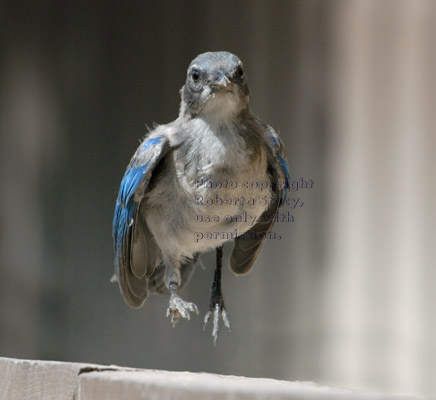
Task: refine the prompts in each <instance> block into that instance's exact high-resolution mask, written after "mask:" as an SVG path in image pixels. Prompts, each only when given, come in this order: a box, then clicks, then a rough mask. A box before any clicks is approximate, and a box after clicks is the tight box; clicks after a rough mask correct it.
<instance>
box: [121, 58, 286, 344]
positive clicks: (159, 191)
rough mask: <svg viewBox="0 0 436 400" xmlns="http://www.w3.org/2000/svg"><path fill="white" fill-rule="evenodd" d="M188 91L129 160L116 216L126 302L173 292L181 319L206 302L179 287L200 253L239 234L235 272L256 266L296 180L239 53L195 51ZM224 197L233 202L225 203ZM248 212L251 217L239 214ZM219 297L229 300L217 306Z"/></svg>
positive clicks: (172, 309) (171, 311) (172, 311)
mask: <svg viewBox="0 0 436 400" xmlns="http://www.w3.org/2000/svg"><path fill="white" fill-rule="evenodd" d="M181 95H182V101H181V107H180V113H179V117H178V118H177V119H176V120H175V121H173V122H171V123H169V124H167V125H161V126H157V127H156V128H155V129H154V130H153V131H151V132H150V133H149V134H148V135H147V136H146V138H145V139H144V141H143V142H142V143H141V145H140V146H139V147H138V149H137V151H136V153H135V154H134V156H133V158H132V160H131V162H130V164H129V166H128V167H127V170H126V173H125V175H124V178H123V180H122V182H121V186H120V191H119V195H118V199H117V205H116V208H115V216H114V222H113V236H114V245H115V253H116V255H115V269H116V274H117V277H118V280H119V284H120V288H121V292H122V294H123V296H124V298H125V300H126V302H127V303H128V304H129V305H130V306H132V307H140V306H141V305H142V304H143V302H144V300H145V299H146V298H147V296H148V293H149V292H151V293H153V292H156V293H160V294H170V295H171V297H170V306H169V308H168V315H170V316H171V320H172V322H173V324H174V323H175V322H177V320H178V319H179V318H180V316H182V317H185V318H189V311H195V312H196V311H197V308H196V306H195V305H194V304H193V303H188V302H185V301H183V300H182V299H181V298H180V297H179V295H178V291H179V290H180V289H181V288H182V287H183V286H184V285H185V284H186V283H187V282H188V281H189V278H190V276H191V274H192V271H193V268H194V267H193V266H194V264H195V261H196V259H197V257H198V255H199V254H200V253H202V252H205V251H208V250H211V249H214V248H219V247H220V246H221V245H222V244H223V243H224V242H226V241H228V240H231V239H233V240H234V242H235V244H234V247H233V250H232V254H231V257H230V267H231V269H232V270H233V272H235V273H236V274H244V273H247V272H248V271H249V270H250V269H251V267H252V266H253V264H254V263H255V261H256V258H257V256H258V254H259V251H260V249H261V247H262V245H263V243H264V241H265V237H266V234H267V233H268V232H269V231H270V230H271V227H272V225H273V223H274V216H275V214H276V212H277V209H278V207H279V206H280V204H281V202H282V201H283V200H284V199H285V197H286V189H287V185H288V182H289V172H288V167H287V163H286V158H285V155H284V148H283V144H282V143H281V141H280V139H279V137H278V135H277V134H276V132H275V131H274V130H273V129H272V128H271V127H269V126H268V125H266V124H265V123H263V122H262V121H261V120H260V119H259V118H257V117H256V116H255V115H253V114H252V112H251V110H250V108H249V104H248V99H249V89H248V85H247V82H246V79H245V76H244V70H243V66H242V63H241V61H240V60H239V58H238V57H237V56H235V55H233V54H231V53H228V52H215V53H204V54H201V55H199V56H198V57H196V58H195V59H194V60H193V61H192V63H191V64H190V66H189V68H188V73H187V78H186V82H185V85H184V86H183V88H182V89H181ZM226 182H227V185H226V184H225V183H226ZM229 182H235V183H236V186H235V185H233V186H230V185H229V184H228V183H229ZM245 182H258V183H260V182H262V183H263V182H265V183H266V186H267V187H266V188H263V189H262V190H259V188H258V187H257V188H256V187H255V186H256V185H255V184H252V185H250V184H247V185H245ZM262 196H266V197H267V198H269V199H272V200H271V201H270V202H265V201H264V200H263V197H262ZM223 199H224V200H225V199H233V200H234V201H227V202H226V201H224V203H223V204H221V203H220V200H223ZM237 199H239V201H238V200H237ZM242 199H251V200H250V201H242ZM244 215H245V216H247V215H248V216H249V217H250V218H251V219H250V218H248V220H247V218H238V216H239V217H240V216H244ZM211 217H213V218H211ZM209 219H210V221H209ZM203 221H208V222H203ZM235 233H236V234H235ZM220 254H221V253H220ZM219 281H220V273H219ZM218 292H219V293H218ZM218 292H217V293H215V294H214V293H212V297H213V299H212V301H211V307H212V306H214V309H213V311H214V312H215V313H216V314H217V315H216V318H215V320H216V323H214V336H215V339H216V336H217V334H218V326H217V324H218V322H217V320H218V318H219V316H220V315H221V316H222V317H223V319H224V322H225V323H226V325H228V320H227V316H226V314H225V309H224V303H223V300H222V294H221V289H220V288H219V290H218ZM214 298H215V300H214ZM218 298H220V299H221V303H222V306H221V305H219V306H218V307H217V308H216V309H215V306H216V305H217V304H218V303H220V302H219V301H218V300H217V299H218ZM221 303H220V304H221ZM210 311H211V310H210Z"/></svg>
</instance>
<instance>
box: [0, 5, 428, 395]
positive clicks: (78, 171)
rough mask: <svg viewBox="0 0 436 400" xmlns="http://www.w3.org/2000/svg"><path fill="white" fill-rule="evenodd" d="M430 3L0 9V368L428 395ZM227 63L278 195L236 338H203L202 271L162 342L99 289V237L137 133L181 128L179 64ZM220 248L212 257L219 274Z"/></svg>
mask: <svg viewBox="0 0 436 400" xmlns="http://www.w3.org/2000/svg"><path fill="white" fill-rule="evenodd" d="M435 17H436V2H434V1H431V0H409V1H407V0H398V1H395V0H384V1H376V0H328V1H322V0H319V1H317V0H309V1H305V0H301V1H294V0H292V1H260V0H257V1H249V0H240V1H237V2H235V1H185V2H182V1H178V2H176V1H159V2H157V1H156V2H154V1H141V2H139V1H129V2H120V1H82V0H77V1H74V2H72V1H64V0H59V1H33V2H32V1H28V2H25V1H8V0H2V1H1V2H0V32H1V37H0V355H1V356H8V357H17V358H35V359H54V360H67V361H81V362H94V363H103V364H119V365H125V366H132V367H142V368H159V369H168V370H189V371H207V372H217V373H223V374H235V375H246V376H253V377H261V376H262V377H271V378H278V379H287V380H314V381H317V382H320V383H324V384H328V385H333V386H347V387H352V388H366V389H375V390H381V391H386V392H393V393H411V394H431V393H436V345H435V337H436V322H435V318H434V315H435V311H436V291H435V290H434V284H435V282H436V266H435V261H434V260H435V251H436V250H435V249H436V246H435V245H436V240H435V239H436V234H435V232H436V213H435V207H434V205H435V203H436V179H435V172H436V161H435V156H434V153H435V150H436V134H435V128H436V124H435V110H436V85H435V81H436V80H435V79H434V74H435V71H436V57H435V39H436V37H435V29H434V20H435ZM208 50H228V51H231V52H234V53H236V54H237V55H238V56H239V57H240V58H241V59H242V60H243V62H244V64H245V67H246V73H247V76H248V80H249V84H250V88H251V92H252V96H251V104H252V108H253V110H254V112H255V113H257V114H258V115H260V116H261V117H262V118H263V119H265V120H266V121H267V122H268V123H270V124H271V125H272V126H273V127H275V128H276V130H278V131H279V132H280V134H281V137H282V139H283V141H284V142H285V145H286V149H287V155H288V159H289V165H290V169H291V174H292V177H293V179H299V178H300V177H301V178H304V179H306V180H308V179H312V180H313V182H314V185H313V188H312V189H301V190H298V191H296V192H293V193H291V194H290V197H294V198H297V197H298V198H300V201H303V202H304V206H303V207H297V208H295V209H294V210H292V209H290V208H289V207H288V209H287V210H286V211H288V210H289V211H291V213H292V215H293V216H294V217H295V221H294V222H293V223H281V224H276V226H275V228H274V231H275V232H277V233H278V234H280V235H281V236H282V239H281V240H270V241H268V243H266V245H265V246H264V249H263V251H262V253H261V255H260V257H259V259H258V262H257V264H256V265H255V267H254V269H253V270H252V272H251V273H250V274H249V275H247V276H243V277H235V276H233V275H232V273H231V272H230V271H229V270H228V269H227V268H226V269H225V271H224V276H223V285H224V286H223V290H224V295H225V298H226V305H227V309H228V312H229V314H230V319H231V322H232V326H233V332H232V334H228V333H227V332H225V331H224V330H223V331H222V335H221V336H220V338H219V340H218V345H217V346H216V347H213V345H212V337H211V336H210V327H209V329H208V330H207V332H202V319H203V315H204V313H205V312H206V310H207V307H208V301H209V288H210V283H211V281H212V277H213V269H214V265H215V264H214V254H208V255H206V256H205V257H203V263H204V264H205V266H206V269H205V270H202V269H201V268H198V269H197V271H196V273H195V276H194V278H193V280H192V281H191V284H190V285H189V287H188V288H187V289H186V290H185V292H184V297H185V298H186V299H189V300H191V301H194V302H195V303H196V304H197V305H198V306H199V308H200V311H201V316H193V318H192V319H191V321H190V322H187V321H182V322H181V323H179V324H178V326H177V327H176V328H175V329H173V328H171V326H170V323H169V320H168V319H167V318H165V312H166V307H167V304H168V299H167V298H161V297H152V298H150V299H149V300H148V301H147V303H146V304H145V306H144V307H143V308H142V309H140V310H131V309H129V308H128V307H127V306H126V305H125V304H124V301H123V299H122V297H121V295H120V293H119V290H118V286H117V285H114V284H110V283H109V278H110V277H111V275H112V273H113V250H112V238H111V223H112V216H113V209H114V204H115V203H114V202H115V198H116V195H117V191H118V186H119V183H120V181H121V178H122V175H123V173H124V168H125V166H126V165H127V163H128V162H129V160H130V157H131V156H132V154H133V152H134V151H135V149H136V147H137V145H138V143H139V140H140V139H141V138H142V137H143V136H144V134H145V133H146V131H147V130H146V124H147V125H148V126H152V124H153V122H156V123H166V122H169V121H171V120H173V119H175V118H176V116H177V113H178V106H179V93H178V91H179V89H180V87H181V86H182V85H183V82H184V79H185V73H186V69H187V66H188V64H189V62H190V61H191V60H192V59H193V58H194V57H195V56H196V55H197V54H199V53H201V52H204V51H208ZM228 252H229V248H228V247H227V248H226V254H227V255H228Z"/></svg>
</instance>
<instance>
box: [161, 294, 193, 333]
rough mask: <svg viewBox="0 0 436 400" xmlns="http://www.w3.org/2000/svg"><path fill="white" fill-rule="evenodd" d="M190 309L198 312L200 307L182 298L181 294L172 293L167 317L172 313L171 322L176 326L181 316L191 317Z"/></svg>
mask: <svg viewBox="0 0 436 400" xmlns="http://www.w3.org/2000/svg"><path fill="white" fill-rule="evenodd" d="M189 311H191V312H195V313H197V314H198V308H197V306H196V305H195V304H194V303H189V302H188V301H184V300H182V299H181V298H180V296H179V295H177V294H175V293H173V294H171V297H170V304H169V306H168V310H167V317H169V316H170V315H171V323H172V324H173V326H176V324H177V322H179V319H180V317H183V318H186V319H190V316H189Z"/></svg>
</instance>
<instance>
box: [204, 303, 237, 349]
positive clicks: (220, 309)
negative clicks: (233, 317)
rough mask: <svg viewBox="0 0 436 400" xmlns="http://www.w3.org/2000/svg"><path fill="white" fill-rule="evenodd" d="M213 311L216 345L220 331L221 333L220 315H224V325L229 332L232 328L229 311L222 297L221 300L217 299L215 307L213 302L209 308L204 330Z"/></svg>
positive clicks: (213, 334)
mask: <svg viewBox="0 0 436 400" xmlns="http://www.w3.org/2000/svg"><path fill="white" fill-rule="evenodd" d="M212 313H213V329H212V336H213V344H214V345H216V341H217V339H218V333H219V322H220V317H222V319H223V322H224V325H225V326H226V327H227V329H228V330H229V332H231V331H232V330H231V328H230V321H229V317H228V316H227V311H226V309H225V307H224V302H223V300H222V299H221V301H217V302H216V303H215V307H213V305H212V304H211V307H210V308H209V311H208V312H207V314H206V315H205V317H204V326H203V330H204V329H205V328H206V325H207V323H208V322H209V319H210V317H211V316H212Z"/></svg>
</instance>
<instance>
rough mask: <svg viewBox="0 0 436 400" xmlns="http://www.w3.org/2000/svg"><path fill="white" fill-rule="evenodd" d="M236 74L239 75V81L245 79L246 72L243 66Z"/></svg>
mask: <svg viewBox="0 0 436 400" xmlns="http://www.w3.org/2000/svg"><path fill="white" fill-rule="evenodd" d="M236 74H237V75H238V78H239V79H242V78H243V77H244V70H243V69H242V67H241V66H239V67H238V69H237V70H236Z"/></svg>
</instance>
